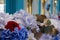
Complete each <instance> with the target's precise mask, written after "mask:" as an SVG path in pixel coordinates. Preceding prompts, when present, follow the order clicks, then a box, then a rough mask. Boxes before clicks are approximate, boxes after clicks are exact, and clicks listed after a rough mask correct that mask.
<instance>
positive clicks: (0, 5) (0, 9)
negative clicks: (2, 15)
mask: <svg viewBox="0 0 60 40" xmlns="http://www.w3.org/2000/svg"><path fill="white" fill-rule="evenodd" d="M0 12H4V0H0Z"/></svg>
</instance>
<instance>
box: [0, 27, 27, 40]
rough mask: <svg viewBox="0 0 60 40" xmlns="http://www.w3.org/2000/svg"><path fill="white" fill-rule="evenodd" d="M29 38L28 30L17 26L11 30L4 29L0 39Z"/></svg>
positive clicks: (24, 39) (23, 39)
mask: <svg viewBox="0 0 60 40" xmlns="http://www.w3.org/2000/svg"><path fill="white" fill-rule="evenodd" d="M27 38H28V31H27V29H26V28H22V29H21V30H18V29H17V28H16V29H15V30H14V31H13V32H11V31H10V30H3V31H2V34H1V37H0V40H26V39H27Z"/></svg>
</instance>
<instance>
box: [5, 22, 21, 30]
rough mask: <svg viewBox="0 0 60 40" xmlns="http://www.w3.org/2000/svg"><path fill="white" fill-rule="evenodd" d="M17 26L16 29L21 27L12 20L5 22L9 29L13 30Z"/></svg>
mask: <svg viewBox="0 0 60 40" xmlns="http://www.w3.org/2000/svg"><path fill="white" fill-rule="evenodd" d="M15 27H18V30H20V29H21V28H20V27H19V24H18V23H16V22H14V21H9V22H8V23H7V25H6V26H5V28H6V29H10V30H11V31H14V28H15Z"/></svg>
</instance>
